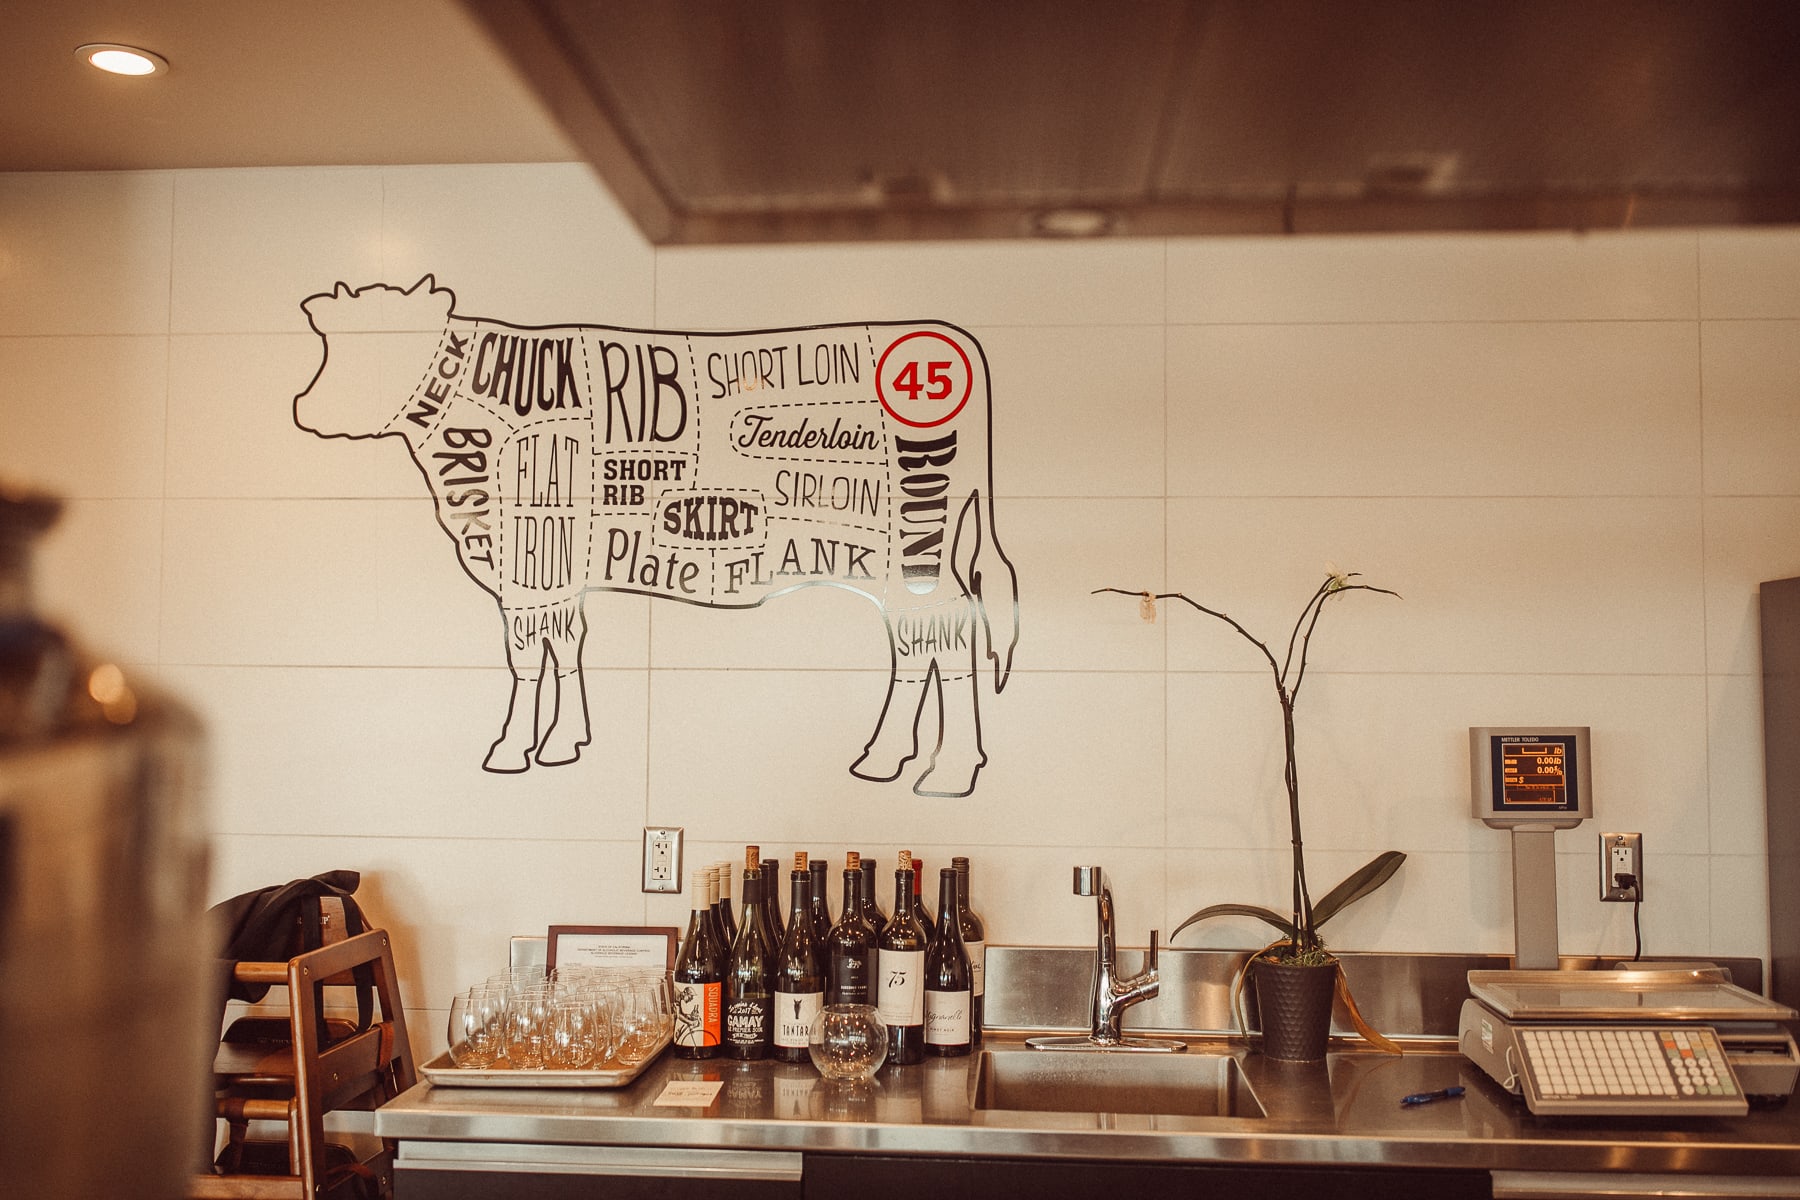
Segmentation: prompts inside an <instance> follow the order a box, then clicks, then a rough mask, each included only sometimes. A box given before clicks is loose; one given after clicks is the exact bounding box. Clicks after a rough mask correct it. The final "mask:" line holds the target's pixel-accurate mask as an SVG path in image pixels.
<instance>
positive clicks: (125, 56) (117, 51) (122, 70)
mask: <svg viewBox="0 0 1800 1200" xmlns="http://www.w3.org/2000/svg"><path fill="white" fill-rule="evenodd" d="M75 53H76V54H77V55H79V56H80V57H81V58H82V59H83V60H84V61H85V62H87V63H88V64H90V65H91V66H95V67H98V68H100V69H101V70H102V71H110V72H111V73H112V74H114V75H161V74H162V73H163V72H165V71H167V70H168V69H169V60H168V59H166V58H164V57H163V56H162V55H160V54H154V53H152V52H150V51H149V50H140V49H138V48H137V47H136V46H120V45H117V44H116V43H113V42H89V43H88V44H87V45H85V46H77V47H75Z"/></svg>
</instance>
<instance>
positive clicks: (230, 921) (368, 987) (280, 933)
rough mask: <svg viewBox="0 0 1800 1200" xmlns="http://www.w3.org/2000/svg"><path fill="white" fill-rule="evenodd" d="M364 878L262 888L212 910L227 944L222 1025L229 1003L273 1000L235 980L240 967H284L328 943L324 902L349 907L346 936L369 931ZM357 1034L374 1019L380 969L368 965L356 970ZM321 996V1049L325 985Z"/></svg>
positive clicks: (326, 877) (259, 987) (339, 876)
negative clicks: (361, 893)
mask: <svg viewBox="0 0 1800 1200" xmlns="http://www.w3.org/2000/svg"><path fill="white" fill-rule="evenodd" d="M361 881H362V876H361V874H360V873H358V872H356V871H327V872H325V873H324V874H322V875H314V876H313V877H312V878H310V879H296V880H293V881H292V882H290V883H285V884H281V885H278V886H273V887H266V888H259V889H257V890H256V891H254V892H245V893H244V894H243V895H241V896H233V897H232V898H231V899H229V900H226V901H223V902H221V903H219V904H215V905H213V907H212V908H211V909H209V910H208V911H207V917H208V918H209V919H211V920H213V921H216V922H217V924H216V925H215V926H214V927H215V928H216V929H218V930H219V931H220V935H221V937H222V938H223V944H222V947H221V950H220V954H219V975H220V982H221V985H222V986H221V987H220V988H219V995H218V1001H219V1003H218V1011H219V1017H220V1021H221V1022H223V1019H224V1014H225V1004H226V1002H227V1001H228V1000H246V1001H249V1002H251V1003H255V1002H256V1001H259V1000H261V999H262V998H263V997H264V996H266V995H268V992H269V986H270V985H269V984H266V983H240V982H238V980H237V979H236V978H235V977H234V976H233V973H232V971H233V968H234V967H235V966H236V965H237V964H238V963H239V962H285V961H286V960H287V959H290V958H293V957H294V956H295V955H297V954H304V953H306V952H307V951H309V950H317V949H319V948H320V947H321V946H323V945H324V944H325V918H324V915H323V913H322V911H321V908H320V904H319V901H320V900H321V899H323V898H324V897H326V896H335V897H338V898H339V899H341V900H342V902H343V906H344V936H345V937H355V936H356V935H357V934H359V933H362V932H364V931H365V930H367V929H368V928H369V923H368V920H367V919H366V918H365V917H364V916H363V911H362V908H361V907H360V906H359V905H358V904H357V903H356V897H355V896H354V895H353V893H354V892H355V891H356V885H357V884H358V883H360V882H361ZM352 978H353V979H354V980H355V983H356V1018H357V1019H356V1030H357V1031H359V1032H360V1031H361V1030H364V1029H367V1028H368V1027H369V1024H370V1022H371V1021H372V1020H373V1019H374V1015H375V970H374V967H373V966H372V965H369V964H365V965H363V966H360V967H357V968H355V970H354V972H353V975H352ZM314 988H315V993H316V994H317V995H318V996H320V997H321V1000H320V1003H319V1005H318V1013H319V1025H318V1031H319V1045H320V1046H326V1045H329V1044H330V1043H331V1041H332V1038H331V1037H330V1032H329V1030H328V1028H327V1026H326V1023H325V1011H324V1003H323V999H322V998H323V996H324V985H323V984H322V983H321V984H315V985H314Z"/></svg>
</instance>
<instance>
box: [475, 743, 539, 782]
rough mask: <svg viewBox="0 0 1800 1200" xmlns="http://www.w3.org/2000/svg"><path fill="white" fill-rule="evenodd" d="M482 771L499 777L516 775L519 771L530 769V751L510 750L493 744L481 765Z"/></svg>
mask: <svg viewBox="0 0 1800 1200" xmlns="http://www.w3.org/2000/svg"><path fill="white" fill-rule="evenodd" d="M481 769H482V770H484V771H493V772H495V773H496V774H500V775H517V774H518V773H519V772H521V771H529V770H530V769H531V751H530V749H529V748H527V749H525V750H511V749H508V748H507V747H505V746H503V745H499V744H498V743H496V744H495V746H494V748H493V749H491V750H489V751H488V756H487V760H486V761H485V762H483V763H482V764H481Z"/></svg>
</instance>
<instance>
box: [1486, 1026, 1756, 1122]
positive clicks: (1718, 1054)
mask: <svg viewBox="0 0 1800 1200" xmlns="http://www.w3.org/2000/svg"><path fill="white" fill-rule="evenodd" d="M1519 1041H1520V1048H1521V1049H1522V1050H1523V1051H1524V1057H1525V1062H1526V1066H1527V1070H1528V1073H1529V1075H1530V1077H1531V1080H1532V1082H1533V1084H1534V1090H1535V1091H1536V1093H1537V1099H1538V1100H1539V1101H1540V1103H1539V1104H1535V1105H1533V1108H1534V1109H1535V1110H1536V1111H1551V1110H1552V1109H1553V1108H1562V1109H1563V1110H1564V1111H1582V1109H1581V1108H1580V1107H1579V1106H1582V1105H1584V1104H1586V1103H1588V1102H1594V1103H1595V1104H1596V1107H1598V1106H1605V1107H1606V1108H1607V1109H1608V1110H1609V1111H1613V1112H1619V1111H1622V1108H1621V1107H1620V1106H1621V1105H1625V1104H1632V1103H1634V1102H1635V1103H1647V1104H1650V1105H1652V1106H1654V1108H1655V1109H1656V1110H1658V1111H1679V1110H1682V1109H1688V1110H1689V1111H1693V1110H1696V1109H1700V1108H1703V1107H1710V1106H1709V1105H1707V1103H1706V1102H1707V1101H1708V1100H1709V1099H1716V1100H1718V1101H1722V1102H1724V1103H1725V1104H1727V1105H1733V1106H1736V1105H1741V1103H1742V1096H1741V1094H1740V1093H1739V1091H1738V1085H1737V1079H1736V1077H1735V1076H1733V1075H1732V1073H1731V1067H1730V1066H1729V1065H1728V1064H1727V1063H1726V1061H1725V1050H1724V1047H1723V1046H1721V1045H1720V1044H1719V1038H1718V1035H1717V1034H1716V1033H1715V1032H1713V1030H1711V1029H1709V1028H1706V1027H1704V1026H1686V1027H1681V1026H1676V1027H1669V1028H1658V1027H1646V1026H1605V1025H1596V1026H1543V1027H1538V1028H1525V1029H1521V1030H1519Z"/></svg>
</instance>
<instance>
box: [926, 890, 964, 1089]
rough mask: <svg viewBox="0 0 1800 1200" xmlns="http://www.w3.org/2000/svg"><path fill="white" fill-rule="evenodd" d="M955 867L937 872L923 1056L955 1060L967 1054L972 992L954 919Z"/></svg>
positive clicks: (959, 927) (959, 928)
mask: <svg viewBox="0 0 1800 1200" xmlns="http://www.w3.org/2000/svg"><path fill="white" fill-rule="evenodd" d="M960 890H961V889H960V888H959V887H958V885H957V875H956V868H955V867H943V868H941V869H939V871H938V915H937V931H936V932H935V933H933V934H932V935H931V944H930V945H929V946H927V947H926V948H925V1053H927V1054H935V1055H938V1056H939V1057H942V1058H955V1057H958V1056H959V1055H964V1054H967V1053H968V1052H969V1046H970V1033H969V1030H970V1018H971V1017H972V1016H973V1013H974V1008H973V1004H972V1001H973V998H974V996H973V989H972V986H971V982H970V978H969V974H970V972H969V953H968V951H967V950H966V949H964V948H963V938H962V922H961V921H958V920H957V919H956V897H957V894H958V892H959V891H960Z"/></svg>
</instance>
